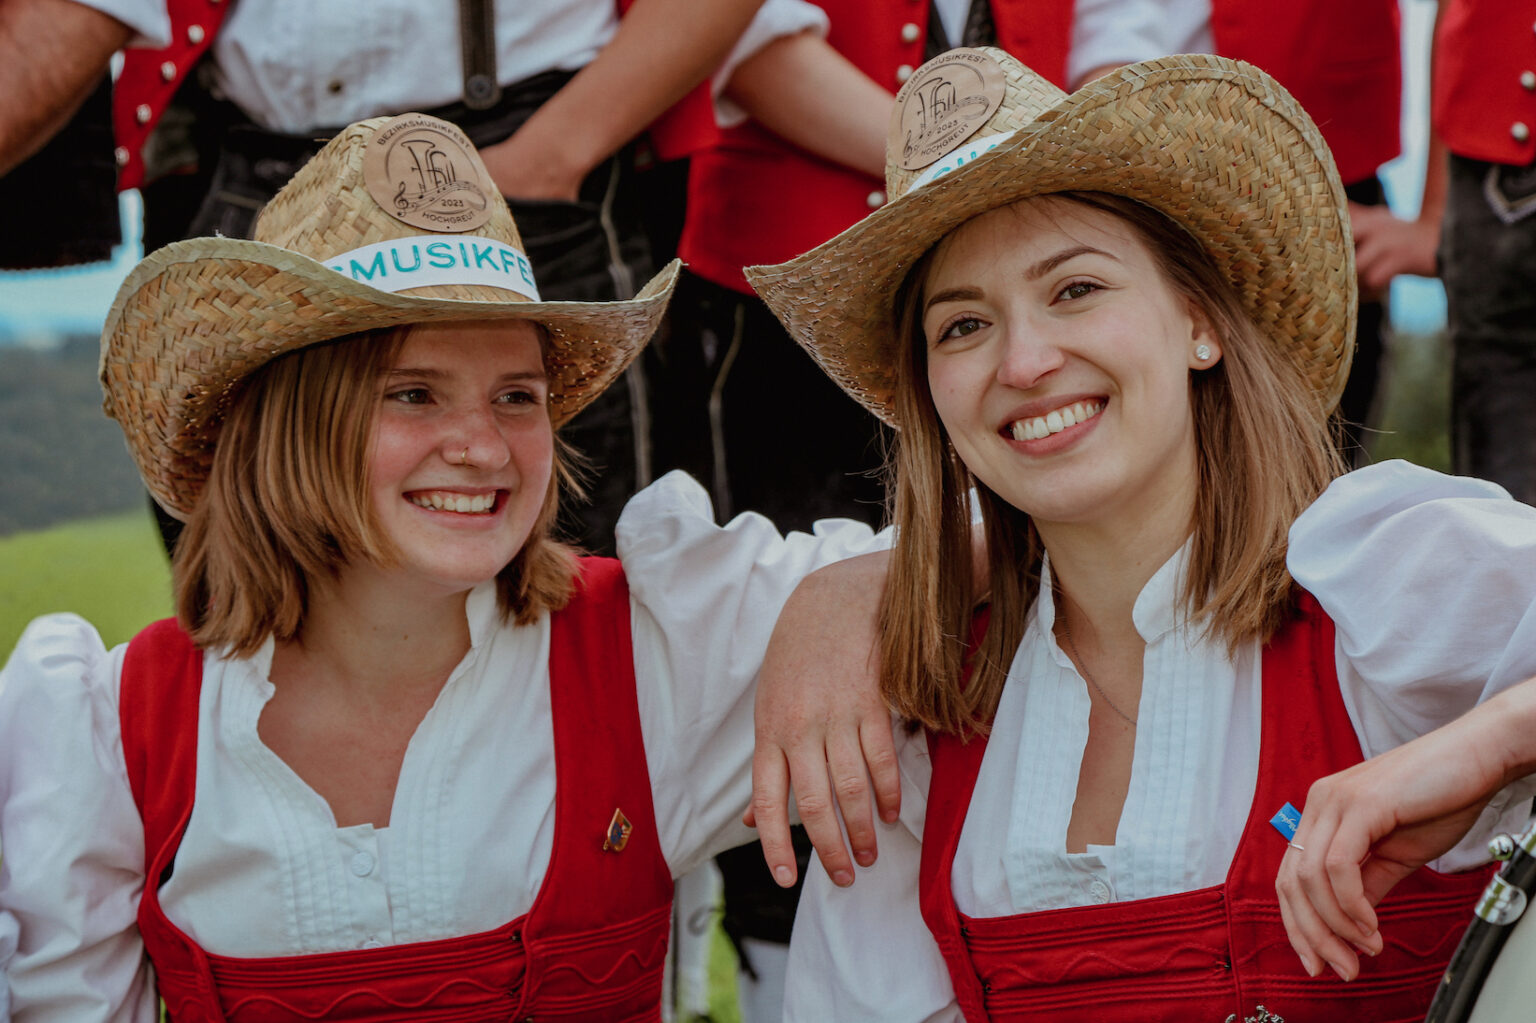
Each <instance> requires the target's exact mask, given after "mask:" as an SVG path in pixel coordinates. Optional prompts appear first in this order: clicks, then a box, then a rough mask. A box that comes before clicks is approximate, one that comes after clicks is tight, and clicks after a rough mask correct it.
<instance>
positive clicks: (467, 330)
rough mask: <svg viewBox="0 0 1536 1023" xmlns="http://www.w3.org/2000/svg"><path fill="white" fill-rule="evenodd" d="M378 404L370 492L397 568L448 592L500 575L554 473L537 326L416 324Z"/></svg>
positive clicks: (412, 578) (529, 525) (536, 514)
mask: <svg viewBox="0 0 1536 1023" xmlns="http://www.w3.org/2000/svg"><path fill="white" fill-rule="evenodd" d="M379 401H380V407H379V410H378V413H377V416H376V418H375V421H374V428H373V439H372V445H371V448H370V456H369V490H370V494H371V500H372V504H373V511H374V515H375V517H376V521H377V522H378V524H379V527H380V531H381V532H382V534H383V535H384V537H385V538H386V539H387V540H388V542H389V544H390V545H391V546H392V547H393V548H394V551H395V555H396V563H395V569H396V570H397V571H400V572H402V573H404V574H405V575H407V576H409V577H410V579H409V580H408V582H409V584H410V585H412V586H435V587H438V588H441V589H443V590H445V591H447V592H455V591H459V590H465V589H469V588H471V587H473V586H475V585H477V584H479V583H481V582H485V581H487V580H489V579H492V578H494V577H495V576H496V574H497V573H498V572H500V571H501V570H502V569H503V568H504V567H505V566H506V565H507V564H508V563H509V562H510V561H511V560H512V558H513V557H515V556H516V554H517V552H518V551H519V550H521V549H522V546H523V544H524V543H525V542H526V541H527V539H528V536H529V534H530V532H531V531H532V529H533V526H534V524H535V522H536V521H537V520H538V517H539V512H540V510H541V509H542V508H543V505H544V501H545V498H546V496H547V494H548V492H549V484H550V476H551V474H552V472H553V471H554V468H553V467H554V429H553V428H552V427H551V425H550V421H549V382H548V379H547V377H546V375H545V370H544V357H543V350H542V346H541V343H540V336H539V331H538V328H537V327H535V326H534V325H533V324H532V323H528V322H526V321H511V322H502V323H493V324H488V323H467V324H433V325H426V326H420V327H416V328H413V329H412V330H411V331H410V333H409V334H407V335H406V338H405V341H404V342H403V343H402V344H401V346H400V350H399V352H398V354H397V355H396V357H395V359H394V362H393V365H391V366H390V367H389V369H388V370H386V371H385V374H384V379H383V381H382V382H381V387H380V398H379Z"/></svg>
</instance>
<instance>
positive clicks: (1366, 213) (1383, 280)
mask: <svg viewBox="0 0 1536 1023" xmlns="http://www.w3.org/2000/svg"><path fill="white" fill-rule="evenodd" d="M1349 222H1350V225H1351V227H1352V228H1353V231H1354V236H1355V272H1356V273H1357V274H1358V275H1359V278H1360V291H1361V296H1362V300H1364V299H1365V298H1366V297H1371V298H1376V299H1378V300H1379V299H1380V298H1382V297H1384V296H1385V294H1386V291H1387V288H1388V287H1390V286H1391V284H1392V279H1393V278H1394V277H1396V276H1398V275H1399V274H1414V275H1416V276H1419V277H1434V276H1435V275H1436V273H1437V272H1438V271H1437V268H1436V265H1435V250H1436V249H1437V248H1438V247H1439V244H1440V221H1439V219H1438V218H1435V217H1421V218H1418V219H1414V220H1408V219H1404V218H1402V217H1399V216H1397V215H1396V214H1394V213H1393V212H1392V211H1391V210H1390V209H1388V208H1387V207H1386V206H1362V205H1361V204H1359V203H1353V202H1352V203H1350V204H1349Z"/></svg>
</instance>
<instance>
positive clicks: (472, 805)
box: [0, 115, 870, 1023]
mask: <svg viewBox="0 0 1536 1023" xmlns="http://www.w3.org/2000/svg"><path fill="white" fill-rule="evenodd" d="M257 237H258V239H260V240H258V241H238V240H231V239H224V238H208V239H195V240H192V241H188V242H183V243H178V244H176V245H172V246H170V247H168V248H166V249H163V250H161V251H159V252H157V253H155V254H153V255H151V256H150V257H149V258H148V259H146V260H145V261H144V262H143V263H142V264H141V265H140V266H139V267H138V268H137V269H136V270H135V271H134V272H133V273H132V274H131V275H130V276H129V279H128V280H127V282H126V283H125V284H124V286H123V288H122V290H121V292H120V294H119V297H118V301H117V303H116V305H115V306H114V307H113V310H112V313H111V315H110V317H109V320H108V324H107V328H106V331H105V333H104V336H103V344H104V347H103V359H102V379H103V384H104V387H105V390H106V393H107V409H108V412H109V413H110V414H111V415H112V416H113V417H114V418H116V419H117V420H118V422H119V423H120V424H121V425H122V427H123V430H124V432H125V434H126V436H127V438H128V442H129V448H130V451H131V453H132V454H133V456H134V458H135V460H136V461H137V463H138V465H139V468H140V470H141V472H142V474H143V475H144V477H145V480H146V483H147V484H148V485H149V487H150V489H151V491H152V492H153V493H154V494H155V496H156V499H157V500H158V501H159V502H160V503H161V504H162V505H163V506H164V507H165V508H167V509H168V510H170V511H171V512H173V513H174V514H176V515H178V516H179V517H182V518H185V519H186V521H187V523H188V528H187V530H186V532H185V534H184V535H183V537H182V540H181V544H180V547H179V549H178V551H177V555H176V563H175V585H176V605H177V612H178V618H177V620H176V621H168V622H162V623H159V624H157V625H154V626H151V627H150V628H149V629H147V630H145V632H143V633H141V634H140V636H139V637H137V638H136V639H135V640H134V641H132V642H131V643H129V644H127V645H126V646H124V647H119V648H117V649H115V650H110V651H109V650H106V649H104V648H103V645H102V642H101V640H100V639H99V637H98V636H97V635H96V633H95V631H94V630H93V629H92V628H91V627H90V626H89V625H88V624H86V623H85V622H83V621H81V620H80V619H78V618H76V617H73V616H67V615H55V616H49V617H46V618H43V619H39V620H38V621H37V622H35V623H33V625H32V626H30V627H29V629H28V631H27V633H26V634H25V635H24V636H23V638H22V640H21V642H20V643H19V645H18V647H17V650H16V652H15V654H14V655H13V657H12V658H11V660H10V662H9V663H8V664H7V666H6V668H5V670H4V673H3V675H0V841H3V843H4V850H5V859H4V862H3V865H0V971H3V979H4V988H3V989H0V991H3V993H4V997H0V1016H4V1015H6V1011H5V1010H6V1008H7V1004H6V1003H7V1001H8V1002H9V1006H8V1008H9V1012H10V1013H11V1014H12V1015H13V1016H14V1018H15V1019H17V1020H22V1021H25V1020H42V1019H69V1020H132V1021H138V1023H150V1021H153V1020H155V1019H157V1018H158V1016H159V1009H158V999H163V1000H164V1002H165V1005H166V1009H167V1010H168V1012H169V1014H170V1016H171V1017H172V1018H174V1019H176V1020H177V1021H178V1023H188V1021H195V1020H215V1019H218V1020H223V1019H229V1020H234V1021H248V1020H278V1019H283V1020H289V1019H300V1018H302V1019H347V1020H421V1019H433V1020H465V1021H469V1020H484V1019H511V1018H517V1019H524V1018H538V1019H567V1020H577V1019H584V1020H585V1019H611V1020H656V1019H658V1018H659V1014H660V996H661V987H662V965H663V960H664V958H665V954H666V947H667V938H668V932H669V919H670V914H669V909H670V901H671V895H672V884H671V878H672V876H673V875H675V874H677V873H680V872H682V871H685V870H687V869H689V868H690V867H691V866H693V865H695V864H697V863H699V862H702V861H703V859H705V858H707V857H708V856H710V855H713V854H714V853H715V852H718V851H720V850H721V849H723V848H727V847H729V846H731V845H735V844H739V843H740V842H742V841H744V840H745V839H746V838H747V837H748V836H747V833H746V832H745V831H744V830H743V829H741V828H740V826H739V825H738V824H737V823H736V821H735V818H736V816H737V815H738V814H739V812H740V810H741V808H742V806H743V805H744V804H745V802H746V796H747V786H748V760H749V757H750V739H749V736H750V729H751V720H750V717H751V699H750V689H751V685H752V680H753V676H754V674H755V671H756V667H757V664H758V662H760V660H761V656H762V647H763V646H764V645H765V644H766V641H767V635H766V633H767V629H768V628H769V627H770V626H771V623H772V621H773V618H774V616H775V614H776V612H777V610H778V607H779V605H780V604H781V603H782V601H783V599H784V597H785V595H786V594H787V593H788V591H789V589H790V588H792V587H793V585H794V583H795V582H796V581H797V580H798V579H799V578H800V577H801V576H803V575H804V574H805V573H806V572H807V571H809V570H810V569H811V568H813V567H815V566H816V564H818V563H820V562H822V561H825V560H827V559H829V558H832V557H836V556H839V555H840V554H844V553H847V552H850V551H852V550H856V549H859V548H860V547H862V546H864V545H866V544H867V543H868V542H869V540H870V533H869V530H868V529H867V528H864V527H858V526H853V525H852V524H848V525H847V526H846V527H834V528H832V529H831V530H830V531H826V532H824V533H823V534H822V535H820V536H818V537H814V538H813V537H809V536H803V535H802V536H795V537H791V538H788V539H781V538H779V536H778V535H777V534H776V533H775V532H774V531H773V529H772V528H771V526H769V525H768V524H767V523H766V521H765V520H762V519H758V518H754V517H752V516H744V517H743V518H742V519H740V520H738V521H736V522H734V523H733V524H732V525H730V526H729V527H726V528H724V529H721V528H717V527H715V526H714V525H713V522H712V519H711V517H710V513H709V506H708V501H707V500H706V499H705V498H704V496H703V493H702V491H701V490H700V489H699V488H698V487H697V485H696V484H693V483H691V482H690V481H688V480H687V479H686V477H681V476H677V477H669V478H667V479H665V480H662V481H661V482H659V483H657V484H656V485H655V486H653V487H652V488H650V489H649V490H647V491H646V492H644V493H643V494H642V495H640V496H639V497H637V498H636V499H635V500H634V501H633V502H632V504H631V505H630V507H629V509H628V511H627V513H626V516H625V520H624V522H623V524H622V525H621V527H620V530H619V546H620V548H621V549H622V550H623V551H624V561H623V564H622V567H621V565H620V563H619V562H617V561H612V560H605V559H593V558H578V557H577V556H576V553H575V552H574V551H573V550H571V549H570V548H568V547H566V546H565V545H563V544H561V543H559V542H558V541H557V540H556V539H555V538H554V537H552V536H551V534H550V529H551V524H552V523H553V521H554V518H555V512H556V502H557V495H558V494H559V493H560V491H561V489H562V476H563V475H564V474H565V470H564V468H563V467H562V465H563V459H562V456H561V453H560V448H559V440H558V438H557V435H556V429H557V428H558V427H559V426H560V425H561V424H563V423H564V422H566V421H567V420H569V419H570V417H571V416H573V415H574V414H575V413H576V411H577V410H578V409H580V408H581V407H582V406H583V405H584V404H586V403H587V402H589V401H590V400H591V399H592V398H594V397H595V396H596V395H597V394H598V393H600V392H601V391H602V389H603V388H604V387H606V386H607V385H608V384H609V383H610V382H611V381H612V380H614V379H615V378H616V377H617V376H618V375H619V374H620V373H621V372H622V371H623V369H624V367H625V366H626V365H627V364H628V363H629V361H630V360H631V359H633V358H634V356H635V355H636V354H637V353H638V352H639V351H640V349H641V348H642V347H643V345H644V344H645V342H646V340H647V339H648V337H649V336H650V334H651V332H652V331H653V330H654V328H655V326H656V323H657V321H658V319H659V318H660V316H661V313H662V311H663V308H664V305H665V302H666V298H667V295H668V293H669V292H670V289H671V284H672V280H673V278H674V276H675V273H676V268H675V267H673V268H669V270H668V271H667V272H666V273H665V274H663V275H662V276H661V277H658V278H657V280H656V281H654V282H652V284H650V285H649V286H647V287H646V288H645V289H644V290H643V291H642V292H641V293H640V295H639V296H637V297H636V298H635V299H634V300H632V301H628V302H616V303H545V302H540V301H539V299H538V292H537V288H536V286H535V284H534V281H533V279H532V273H531V270H529V268H528V266H527V262H526V258H525V257H524V255H523V253H522V252H521V250H520V245H519V238H518V235H517V231H516V227H515V226H514V224H513V223H512V219H511V215H510V214H509V213H508V212H507V209H506V206H505V204H504V203H503V201H502V200H501V198H500V197H499V195H497V193H496V192H495V190H494V188H492V187H491V186H490V185H489V181H488V178H487V176H486V174H485V171H484V168H483V166H482V165H481V164H480V161H479V158H478V156H477V154H476V153H475V152H474V150H473V148H472V147H471V146H470V145H469V142H468V140H467V139H466V138H464V136H463V135H462V134H461V133H460V132H458V130H457V129H456V128H454V127H452V126H451V125H448V124H446V123H444V122H441V121H438V120H436V119H434V118H430V117H424V116H422V115H403V116H401V117H399V118H393V119H389V120H383V119H379V120H373V121H365V122H361V123H359V124H356V125H353V126H352V127H351V128H349V129H347V130H346V131H345V132H343V133H342V134H341V135H339V136H338V137H337V138H336V139H334V140H333V141H332V142H331V143H330V144H329V145H328V146H327V147H326V148H325V149H324V150H322V152H321V153H320V154H319V155H318V156H317V157H316V158H315V160H314V161H313V162H312V163H310V164H309V165H307V166H306V167H305V168H304V169H303V170H301V172H300V173H299V174H298V175H297V176H296V177H295V178H294V180H293V182H292V183H291V184H290V185H289V186H287V188H285V189H284V190H283V191H282V192H281V193H280V194H279V195H278V196H277V198H276V199H274V200H273V202H272V203H271V204H270V205H269V206H268V207H267V209H266V211H265V213H264V214H263V216H262V219H261V221H260V223H259V225H258V228H257ZM8 1018H9V1017H8Z"/></svg>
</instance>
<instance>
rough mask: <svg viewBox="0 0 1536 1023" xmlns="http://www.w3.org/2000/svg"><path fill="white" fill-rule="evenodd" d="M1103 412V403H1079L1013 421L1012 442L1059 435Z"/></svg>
mask: <svg viewBox="0 0 1536 1023" xmlns="http://www.w3.org/2000/svg"><path fill="white" fill-rule="evenodd" d="M1102 411H1104V404H1103V402H1098V401H1079V402H1075V403H1073V404H1071V405H1067V406H1065V407H1063V408H1059V409H1056V410H1054V411H1052V412H1048V413H1046V414H1045V415H1043V416H1034V417H1032V418H1030V419H1018V420H1015V421H1014V423H1013V426H1012V431H1013V439H1014V440H1039V439H1040V438H1042V437H1049V436H1050V435H1051V434H1053V433H1060V432H1061V431H1062V430H1065V429H1066V428H1067V427H1069V426H1076V425H1077V424H1078V423H1081V422H1085V421H1086V420H1089V419H1092V418H1093V417H1094V416H1096V415H1098V414H1099V413H1100V412H1102Z"/></svg>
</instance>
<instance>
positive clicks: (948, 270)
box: [919, 196, 1221, 526]
mask: <svg viewBox="0 0 1536 1023" xmlns="http://www.w3.org/2000/svg"><path fill="white" fill-rule="evenodd" d="M919 311H920V315H921V323H922V332H923V337H924V339H925V340H926V357H927V373H928V383H929V387H930V390H931V392H932V395H933V402H934V407H935V409H936V410H937V412H938V415H939V418H940V420H941V421H942V422H943V424H944V427H945V429H946V431H947V432H948V434H949V438H950V441H951V443H953V445H954V447H955V450H956V452H957V453H958V454H959V455H960V458H961V459H962V460H963V461H964V462H965V464H966V466H967V467H969V469H970V470H971V472H972V473H973V474H974V475H975V476H976V478H977V479H978V480H979V481H981V482H982V483H983V484H985V485H986V486H987V487H989V488H991V489H992V490H993V491H995V492H996V493H997V494H998V495H999V496H1001V497H1002V498H1003V499H1005V500H1006V501H1008V502H1009V503H1010V504H1012V505H1013V506H1014V507H1016V508H1019V509H1020V510H1022V511H1024V512H1026V513H1028V514H1029V515H1030V516H1032V517H1033V518H1034V519H1035V521H1036V522H1037V523H1038V524H1040V525H1042V526H1043V525H1045V524H1047V523H1052V522H1061V523H1106V522H1112V521H1114V519H1113V517H1115V516H1119V515H1122V514H1126V513H1129V514H1130V515H1132V516H1137V515H1146V514H1152V513H1153V512H1154V510H1155V509H1159V508H1168V509H1170V513H1172V514H1186V515H1187V514H1188V509H1189V508H1190V507H1191V506H1192V501H1193V496H1194V486H1195V437H1194V425H1193V418H1192V414H1191V407H1190V395H1189V392H1190V384H1189V372H1190V370H1191V369H1198V368H1208V367H1209V366H1212V365H1214V364H1215V363H1216V361H1217V360H1218V359H1219V358H1220V352H1221V350H1220V345H1219V344H1218V342H1217V340H1216V338H1215V337H1214V335H1213V333H1212V332H1211V330H1210V329H1209V327H1208V326H1207V322H1206V319H1205V317H1204V316H1203V315H1202V314H1201V313H1199V312H1198V311H1197V310H1196V309H1195V308H1194V307H1193V305H1192V304H1191V303H1190V302H1188V301H1186V300H1185V299H1184V298H1183V297H1182V296H1180V295H1179V294H1178V293H1177V292H1176V291H1175V290H1174V288H1173V287H1172V286H1171V285H1170V284H1169V282H1168V281H1167V279H1166V277H1165V276H1164V275H1163V273H1162V272H1161V271H1160V270H1159V268H1158V266H1157V261H1156V257H1155V256H1154V254H1153V252H1152V250H1151V249H1150V248H1149V247H1148V245H1147V243H1146V242H1145V241H1144V240H1143V238H1142V236H1141V235H1140V233H1139V232H1138V231H1137V230H1136V229H1135V228H1134V227H1132V226H1131V225H1130V224H1129V223H1127V222H1126V221H1124V220H1122V219H1121V218H1120V217H1118V216H1115V215H1114V214H1111V213H1108V212H1105V211H1103V210H1099V209H1095V208H1093V207H1090V206H1087V205H1084V204H1082V203H1079V202H1075V201H1072V200H1069V199H1063V198H1053V197H1049V196H1046V197H1041V198H1037V199H1029V200H1025V201H1023V202H1019V203H1016V204H1014V205H1012V206H1006V207H1002V208H1000V209H997V210H993V211H991V212H989V213H986V214H983V215H982V216H979V217H977V218H976V219H974V220H972V221H970V222H968V223H966V224H965V225H963V226H962V227H960V228H959V229H957V230H956V231H954V232H953V233H952V234H950V235H949V236H948V237H947V238H945V240H944V241H943V242H941V243H940V245H939V246H938V248H937V250H936V252H935V253H934V258H933V261H932V265H931V267H930V270H929V273H928V277H927V280H926V282H925V286H924V289H923V296H922V304H921V306H920V307H919ZM1202 344H1203V345H1205V346H1207V348H1208V350H1209V351H1208V355H1207V358H1205V359H1203V360H1202V359H1200V358H1198V357H1197V355H1196V349H1197V347H1198V346H1200V345H1202ZM1174 509H1181V510H1180V511H1174Z"/></svg>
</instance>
